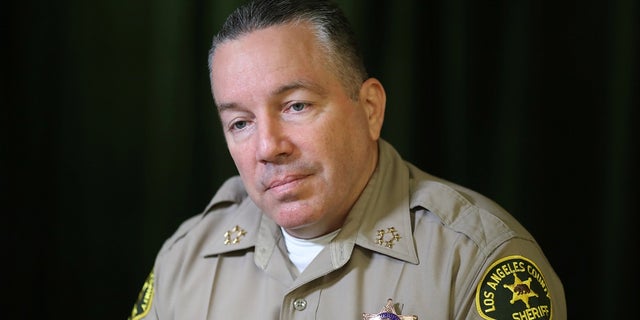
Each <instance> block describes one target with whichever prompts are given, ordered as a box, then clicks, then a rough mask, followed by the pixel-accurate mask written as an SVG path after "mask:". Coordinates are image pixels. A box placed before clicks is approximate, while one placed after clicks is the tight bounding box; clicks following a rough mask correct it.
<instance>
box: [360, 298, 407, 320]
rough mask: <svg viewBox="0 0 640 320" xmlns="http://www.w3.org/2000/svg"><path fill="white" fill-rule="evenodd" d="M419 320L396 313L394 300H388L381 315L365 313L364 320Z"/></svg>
mask: <svg viewBox="0 0 640 320" xmlns="http://www.w3.org/2000/svg"><path fill="white" fill-rule="evenodd" d="M385 319H386V320H418V317H417V316H403V315H401V314H397V313H396V309H395V308H394V307H393V300H392V299H388V300H387V305H386V306H384V308H382V310H381V311H380V313H363V314H362V320H385Z"/></svg>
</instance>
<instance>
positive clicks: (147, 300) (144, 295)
mask: <svg viewBox="0 0 640 320" xmlns="http://www.w3.org/2000/svg"><path fill="white" fill-rule="evenodd" d="M153 280H154V274H153V270H152V271H151V272H150V273H149V276H148V277H147V280H145V282H144V285H143V286H142V290H140V294H138V300H137V301H136V303H135V304H134V305H133V310H131V316H130V317H129V320H139V319H142V318H144V317H145V316H146V315H147V313H149V310H151V302H152V301H153V284H154V283H153Z"/></svg>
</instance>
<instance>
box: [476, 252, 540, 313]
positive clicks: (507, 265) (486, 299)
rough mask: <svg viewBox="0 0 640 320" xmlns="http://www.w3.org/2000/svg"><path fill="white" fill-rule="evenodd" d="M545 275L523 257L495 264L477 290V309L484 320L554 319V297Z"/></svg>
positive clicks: (506, 259) (503, 260) (499, 261)
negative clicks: (552, 297)
mask: <svg viewBox="0 0 640 320" xmlns="http://www.w3.org/2000/svg"><path fill="white" fill-rule="evenodd" d="M549 294H550V293H549V288H548V287H547V283H546V282H545V280H544V277H543V275H542V272H540V269H539V268H538V266H537V265H536V264H535V263H534V262H533V261H531V260H529V259H527V258H525V257H523V256H508V257H505V258H502V259H500V260H498V261H496V262H494V263H493V264H492V265H491V266H490V267H489V268H488V269H487V271H486V272H485V274H484V276H483V277H482V280H481V281H480V283H479V284H478V288H477V289H476V308H477V310H478V313H479V314H480V316H482V317H483V318H484V319H514V320H534V319H536V320H537V319H551V317H552V312H551V297H550V296H549Z"/></svg>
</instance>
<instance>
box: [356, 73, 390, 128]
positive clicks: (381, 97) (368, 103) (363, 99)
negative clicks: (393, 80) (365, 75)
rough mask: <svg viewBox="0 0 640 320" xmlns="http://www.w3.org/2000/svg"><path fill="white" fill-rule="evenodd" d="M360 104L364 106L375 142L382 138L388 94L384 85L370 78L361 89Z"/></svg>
mask: <svg viewBox="0 0 640 320" xmlns="http://www.w3.org/2000/svg"><path fill="white" fill-rule="evenodd" d="M360 103H362V104H363V107H364V110H365V112H366V113H367V121H368V122H369V134H370V135H371V138H372V139H373V140H378V138H380V132H381V130H382V123H383V122H384V109H385V106H386V103H387V94H386V93H385V91H384V87H383V86H382V83H380V81H379V80H378V79H376V78H369V79H367V80H366V81H365V82H364V83H362V86H361V87H360Z"/></svg>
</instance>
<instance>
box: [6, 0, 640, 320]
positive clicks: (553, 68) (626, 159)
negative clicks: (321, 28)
mask: <svg viewBox="0 0 640 320" xmlns="http://www.w3.org/2000/svg"><path fill="white" fill-rule="evenodd" d="M340 2H341V3H342V4H343V7H344V9H345V10H346V12H347V13H348V16H349V17H350V18H351V19H352V21H353V24H354V26H355V28H356V30H357V32H358V36H359V38H360V41H361V44H362V46H363V47H364V49H365V52H366V60H367V64H368V66H369V68H370V71H371V74H372V75H373V76H375V77H377V78H379V79H380V80H381V81H382V82H383V84H385V87H386V89H387V93H388V105H387V117H386V122H385V126H384V131H383V136H384V137H385V138H386V139H387V140H389V141H391V142H392V143H394V144H395V145H396V146H397V148H398V149H399V150H400V152H401V153H402V154H404V155H405V156H406V158H407V159H409V160H410V161H412V162H414V163H415V164H417V165H418V166H420V167H422V168H423V169H425V170H426V171H428V172H430V173H432V174H435V175H438V176H441V177H444V178H447V179H449V180H452V181H454V182H457V183H460V184H463V185H466V186H468V187H471V188H473V189H475V190H477V191H480V192H481V193H484V194H485V195H487V196H490V197H492V198H493V199H495V200H497V201H498V202H499V203H501V204H502V205H503V206H504V207H506V208H507V209H508V210H509V211H510V212H512V213H513V214H514V215H515V216H516V217H517V218H518V219H520V221H521V222H522V223H523V224H524V225H525V226H526V227H527V228H529V230H530V231H531V232H532V233H533V234H534V236H536V237H537V239H538V240H539V242H540V244H541V246H542V248H543V249H544V250H545V252H546V253H547V256H548V258H549V259H550V261H551V263H552V265H553V266H554V267H555V268H556V270H557V272H558V274H559V275H560V277H561V278H562V280H563V281H564V284H565V289H566V294H567V302H568V309H569V315H570V318H572V319H582V318H585V319H586V318H589V319H621V318H624V316H626V315H628V314H630V313H631V314H635V311H634V310H635V306H637V303H638V301H639V300H638V290H637V288H638V280H637V275H638V273H637V264H636V263H634V262H633V261H635V260H636V259H637V254H638V248H637V246H636V245H635V243H636V242H637V241H638V236H637V234H638V231H637V230H636V229H637V228H638V224H635V222H633V221H635V217H634V216H635V215H636V214H637V213H638V212H639V211H638V209H639V208H638V202H637V197H638V192H637V189H636V187H635V183H636V182H637V178H638V170H637V167H638V141H637V137H638V126H637V124H636V123H635V122H637V120H638V119H639V117H638V106H639V104H638V98H639V97H638V90H639V88H640V85H639V79H638V57H639V56H640V53H639V50H638V31H639V29H640V28H639V17H638V16H639V15H638V11H639V9H640V8H639V6H640V5H639V4H638V3H637V2H635V1H631V0H628V1H627V0H613V1H551V0H548V1H537V0H529V1H469V2H467V1H459V0H452V1H451V0H438V1H420V0H416V1H353V2H351V1H340ZM237 3H239V1H213V0H210V1H203V0H198V1H186V0H185V1H178V0H174V1H169V0H160V1H150V0H144V1H130V0H128V1H124V0H96V1H84V0H60V1H44V0H33V1H26V0H25V1H9V2H7V1H4V2H2V4H0V26H1V32H2V33H1V34H0V37H1V38H0V45H1V46H2V47H1V50H0V51H1V54H2V56H1V58H2V60H1V61H2V69H1V71H0V72H1V74H2V77H1V78H2V84H1V86H0V90H1V91H0V93H1V95H0V96H1V100H0V103H1V106H2V107H1V109H0V110H1V114H0V121H1V122H0V134H1V135H0V136H1V137H2V138H1V139H2V140H1V143H2V144H1V149H0V152H1V154H0V161H1V162H0V188H1V197H2V198H0V200H1V201H2V202H1V206H0V208H1V209H0V210H2V217H3V223H2V226H3V228H2V230H1V234H2V239H3V241H2V244H3V247H4V250H2V251H1V252H0V255H1V256H2V261H3V262H2V263H3V265H4V267H3V268H2V270H4V271H2V272H1V273H0V274H1V275H2V278H1V279H2V280H1V281H0V288H2V291H3V292H4V295H3V296H4V298H3V299H1V300H0V301H2V302H1V305H0V306H1V308H2V309H1V310H0V314H1V315H2V317H3V318H5V319H17V318H20V319H31V318H41V319H54V318H67V319H124V318H126V317H127V315H128V313H129V312H130V309H131V307H132V305H133V302H134V300H135V298H136V296H137V294H138V291H139V290H140V288H141V287H142V283H143V281H144V279H145V277H146V276H147V273H148V271H149V270H150V269H151V267H152V263H153V259H154V256H155V254H156V252H157V250H158V249H159V247H160V246H161V244H162V242H163V240H164V239H165V238H167V237H168V236H169V235H170V234H171V233H172V232H173V231H174V230H175V228H176V227H177V226H178V224H179V223H180V222H181V221H182V220H184V219H185V218H187V217H189V216H191V215H193V214H196V213H198V212H199V211H200V210H202V209H203V208H204V206H205V205H206V203H207V202H208V200H209V198H210V197H211V196H212V195H213V193H214V191H215V190H216V188H217V187H218V186H219V185H220V183H221V182H222V181H223V180H224V179H225V178H227V177H228V176H229V175H231V174H234V173H235V169H234V167H233V164H232V162H231V160H230V157H229V155H228V152H227V150H226V148H225V144H224V141H223V138H222V133H221V129H220V127H219V124H218V119H217V115H216V113H215V110H214V107H213V103H212V99H211V96H210V91H209V83H208V75H207V69H206V61H207V51H208V46H209V42H210V39H211V37H212V35H213V34H214V33H215V32H216V30H217V28H218V26H219V25H220V23H221V21H222V18H223V17H224V16H226V14H227V13H228V12H230V10H231V8H233V7H235V5H236V4H237ZM425 303H428V301H427V302H425ZM250 306H251V299H250V298H249V299H248V300H247V307H250ZM229 311H230V312H231V313H232V312H233V310H229ZM5 315H7V316H8V317H5Z"/></svg>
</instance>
